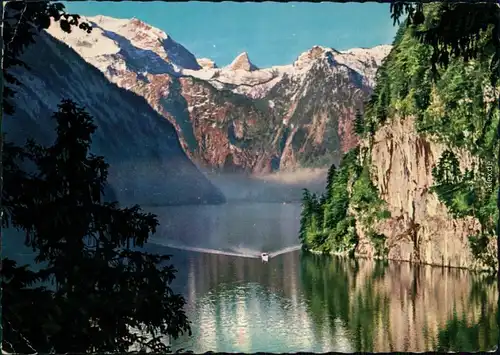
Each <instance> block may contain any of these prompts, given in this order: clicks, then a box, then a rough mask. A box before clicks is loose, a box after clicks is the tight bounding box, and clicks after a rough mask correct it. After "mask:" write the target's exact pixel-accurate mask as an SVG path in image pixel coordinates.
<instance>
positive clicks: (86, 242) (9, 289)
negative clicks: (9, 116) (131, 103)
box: [1, 100, 190, 353]
mask: <svg viewBox="0 0 500 355" xmlns="http://www.w3.org/2000/svg"><path fill="white" fill-rule="evenodd" d="M54 119H55V120H56V121H57V139H56V141H55V143H54V144H53V145H52V146H50V147H43V146H41V145H38V144H36V143H35V142H33V141H29V142H28V143H27V145H26V147H25V148H21V147H16V146H14V145H13V144H6V145H5V149H4V152H3V160H4V162H5V163H6V164H5V165H4V168H5V169H4V188H3V191H2V211H3V220H2V228H8V227H11V228H16V229H18V230H20V231H24V234H25V245H26V247H28V248H30V249H31V250H33V251H34V252H35V255H36V258H35V261H36V263H37V264H38V269H39V270H38V271H34V269H31V268H29V267H27V266H18V265H17V264H16V263H15V262H14V261H13V260H10V259H9V258H7V257H4V258H3V260H2V271H1V272H2V274H1V275H2V290H3V299H2V310H3V313H2V327H3V345H4V349H5V350H7V351H9V352H18V353H27V352H33V351H36V352H46V353H49V352H58V353H66V352H75V353H76V352H79V353H80V352H117V351H119V352H125V351H128V350H129V349H130V347H131V346H133V345H135V346H141V347H143V348H149V349H151V350H154V351H168V349H169V348H168V344H166V343H165V341H164V339H162V337H164V336H168V335H171V336H173V337H174V338H175V337H177V336H178V335H179V334H181V333H183V332H189V331H190V330H189V324H188V321H187V319H186V316H185V314H184V311H183V306H184V304H185V301H184V299H183V298H182V297H181V296H180V295H176V294H174V293H173V292H172V290H171V289H170V287H169V284H170V282H171V281H172V280H173V278H174V272H175V270H174V269H173V267H172V266H170V265H167V264H166V262H167V261H168V260H169V257H168V256H166V255H156V254H151V253H148V252H145V251H142V250H141V247H143V246H144V245H145V243H146V242H147V240H148V238H149V236H150V235H151V234H152V233H154V232H155V230H156V227H157V225H158V221H157V219H156V217H155V216H154V215H152V214H149V213H144V212H142V211H141V209H140V208H139V206H133V207H131V208H119V207H118V206H117V204H116V203H105V202H103V201H102V196H103V191H104V187H105V184H106V180H107V174H108V165H107V164H106V162H105V161H104V159H103V157H99V156H94V155H92V154H90V153H89V149H90V145H91V141H92V140H91V137H92V134H93V133H94V131H95V129H96V126H95V125H94V124H93V123H92V118H91V116H90V115H89V114H88V113H86V111H85V110H84V109H83V108H81V107H79V106H77V105H76V104H75V103H74V102H72V101H69V100H63V101H62V103H61V104H60V105H59V111H58V112H56V113H55V114H54ZM20 160H24V161H25V162H30V163H31V164H32V165H33V166H34V167H36V169H35V170H34V171H33V172H25V171H23V169H21V168H20V165H19V164H20ZM36 285H37V286H36ZM134 330H135V331H134Z"/></svg>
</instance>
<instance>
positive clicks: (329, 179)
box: [326, 164, 337, 202]
mask: <svg viewBox="0 0 500 355" xmlns="http://www.w3.org/2000/svg"><path fill="white" fill-rule="evenodd" d="M336 174H337V167H336V166H335V164H332V165H331V166H330V168H329V169H328V173H327V175H326V202H330V200H331V198H332V188H333V182H334V180H335V175H336Z"/></svg>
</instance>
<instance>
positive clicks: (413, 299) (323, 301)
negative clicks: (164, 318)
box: [162, 248, 498, 353]
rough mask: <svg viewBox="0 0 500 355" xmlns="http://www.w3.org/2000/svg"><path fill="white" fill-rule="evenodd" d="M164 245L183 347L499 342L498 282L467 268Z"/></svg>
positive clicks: (316, 348) (393, 347) (294, 348)
mask: <svg viewBox="0 0 500 355" xmlns="http://www.w3.org/2000/svg"><path fill="white" fill-rule="evenodd" d="M162 249H163V248H162ZM165 251H167V252H168V253H169V254H172V255H173V256H174V257H173V260H172V261H173V263H174V265H175V266H176V268H177V269H178V270H179V273H178V278H177V279H176V280H175V282H174V285H173V286H174V289H175V290H176V291H178V292H182V293H183V294H184V295H185V297H186V300H187V303H188V304H187V307H186V311H187V314H188V317H189V319H190V321H191V322H192V328H193V336H192V337H187V336H186V337H181V338H180V339H177V340H175V341H174V343H173V345H174V350H175V349H177V348H184V349H188V350H192V351H194V352H195V353H200V352H206V351H216V352H260V351H262V352H298V351H309V352H327V351H339V352H353V351H375V352H382V351H426V350H429V351H432V350H436V349H438V348H439V349H442V350H448V349H451V350H463V351H464V350H469V351H476V350H491V349H492V348H493V347H494V346H495V345H496V342H497V337H498V328H497V325H496V320H495V314H496V310H497V307H496V289H495V286H494V284H492V283H486V282H485V280H484V277H481V276H480V275H475V274H473V273H470V272H468V271H465V270H457V269H451V270H450V269H444V268H435V267H430V266H420V267H416V266H411V265H410V264H409V263H392V262H390V263H385V264H384V263H383V262H375V261H370V260H363V259H361V260H357V261H355V260H345V259H341V258H337V257H329V256H318V255H311V254H307V253H302V252H300V251H295V252H291V253H287V254H283V255H280V256H278V257H275V258H272V259H271V260H270V261H269V263H267V264H266V263H262V262H261V260H259V259H251V258H240V257H234V256H228V255H216V254H204V253H194V252H186V251H182V250H174V249H166V250H165Z"/></svg>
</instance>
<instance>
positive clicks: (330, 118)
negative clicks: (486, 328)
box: [48, 16, 391, 173]
mask: <svg viewBox="0 0 500 355" xmlns="http://www.w3.org/2000/svg"><path fill="white" fill-rule="evenodd" d="M83 19H84V20H87V21H89V22H91V23H92V24H93V26H94V29H93V31H92V33H91V34H83V33H79V32H78V31H74V32H73V33H71V34H66V33H63V32H62V31H60V29H59V28H58V27H57V26H51V28H49V30H48V32H49V33H50V34H51V35H53V36H55V37H56V38H58V39H60V40H62V41H64V42H65V43H67V44H68V45H69V46H71V47H72V48H73V49H74V50H75V51H76V52H78V53H79V54H80V55H81V56H82V58H83V59H84V60H85V61H87V62H88V63H90V64H92V65H93V66H95V67H96V68H98V69H99V70H100V71H101V72H103V73H104V75H105V76H106V77H107V78H108V79H109V80H110V81H112V82H114V83H116V84H117V85H118V86H120V87H123V88H125V89H128V90H131V91H133V92H134V93H136V94H138V95H140V96H142V97H144V98H145V99H146V100H147V101H148V102H149V104H150V105H151V107H153V108H154V109H155V110H156V111H157V112H158V113H160V114H161V115H162V116H163V117H165V118H166V119H168V120H169V121H170V122H171V123H172V124H173V125H174V126H175V128H176V130H177V132H178V134H179V136H180V139H181V144H182V146H183V148H184V150H185V151H186V153H187V154H188V155H189V156H190V158H191V159H192V160H193V161H194V162H196V163H197V164H198V165H200V166H203V167H205V168H208V169H213V170H218V171H246V172H252V173H266V172H271V171H275V170H291V169H295V168H298V167H305V166H307V167H309V166H325V165H328V164H331V163H332V162H337V161H338V159H339V157H340V156H341V154H342V153H343V152H345V151H346V150H349V149H350V148H352V147H353V146H354V145H355V144H356V142H357V139H356V137H355V135H354V134H353V132H352V122H353V118H354V114H355V110H356V109H362V103H363V101H364V100H366V99H367V98H368V96H369V94H370V93H371V90H372V87H373V82H374V77H375V72H376V70H377V68H378V66H379V65H380V64H381V62H382V60H383V58H384V57H385V56H386V55H387V53H388V52H389V50H390V48H391V47H390V46H387V45H383V46H378V47H374V48H371V49H360V48H356V49H351V50H348V51H337V50H335V49H332V48H326V47H320V46H315V47H313V48H311V49H310V50H309V51H306V52H304V53H302V54H300V55H299V56H298V58H297V60H296V61H295V62H294V63H292V64H289V65H283V66H275V67H271V68H258V67H257V66H255V65H254V64H253V63H252V62H251V60H250V58H249V54H248V53H241V54H239V55H238V56H237V57H236V58H235V60H234V61H233V62H232V63H231V64H230V65H228V66H225V67H222V68H218V67H217V65H216V64H215V63H214V62H213V61H211V60H210V59H208V58H202V59H197V58H195V56H194V55H193V54H192V53H191V52H189V50H187V49H186V48H184V47H183V46H182V45H181V44H179V43H177V42H175V41H174V40H173V39H172V38H171V37H170V36H169V35H167V34H165V33H164V32H163V31H161V30H159V29H156V28H154V27H151V26H150V25H148V24H145V23H144V22H142V21H140V20H138V19H135V18H134V19H130V20H122V19H114V18H111V17H106V16H95V17H88V18H83Z"/></svg>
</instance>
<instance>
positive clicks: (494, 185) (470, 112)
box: [303, 3, 500, 268]
mask: <svg viewBox="0 0 500 355" xmlns="http://www.w3.org/2000/svg"><path fill="white" fill-rule="evenodd" d="M491 6H493V8H490V7H491ZM406 7H407V8H406V10H407V11H408V12H409V18H408V20H406V21H405V22H404V23H403V24H402V25H401V27H400V29H399V30H398V32H397V34H396V37H395V39H394V43H393V45H394V47H393V49H392V50H391V52H390V54H389V55H388V57H387V58H386V59H385V60H384V62H383V64H382V66H381V67H380V68H379V70H378V71H377V77H376V79H377V80H376V87H375V89H374V93H373V95H372V96H371V98H370V100H369V102H368V103H367V105H366V107H365V113H364V115H363V116H361V115H357V117H356V121H355V129H356V132H357V133H358V134H360V135H361V136H362V137H363V138H366V139H368V141H371V138H373V136H374V134H375V132H376V130H377V128H378V127H379V126H381V125H383V124H384V123H385V122H387V121H388V120H390V119H396V118H398V119H404V118H405V117H408V116H413V117H415V119H416V129H417V131H418V132H419V134H421V135H422V136H424V137H425V138H426V139H428V140H434V141H436V142H440V143H443V144H445V145H446V146H447V147H448V150H446V151H445V152H444V153H443V156H442V157H441V158H440V159H439V161H438V163H437V164H436V166H435V167H434V169H433V172H432V173H433V177H434V182H435V184H434V186H433V187H432V191H434V192H435V193H436V194H437V195H438V197H439V199H440V200H441V201H442V202H443V203H444V204H445V205H446V206H447V207H448V209H449V211H450V212H451V214H452V215H453V216H454V217H456V218H460V217H466V216H471V217H475V218H477V219H478V220H479V221H480V223H481V230H480V231H477V233H476V234H475V235H471V236H470V246H471V250H472V252H473V254H474V255H475V256H476V257H477V258H478V260H480V261H481V262H483V263H484V264H486V265H488V266H489V267H491V268H495V267H496V264H497V261H496V257H495V255H494V253H493V251H492V250H491V248H489V245H491V243H490V241H491V240H492V239H493V238H494V237H495V224H496V221H497V220H498V217H499V216H498V209H497V208H496V206H495V203H496V198H495V191H496V190H497V189H498V179H497V176H498V167H497V166H496V165H495V160H498V159H499V156H498V149H499V140H498V133H497V127H498V126H499V122H500V119H499V110H498V104H497V101H496V96H497V86H496V85H497V84H496V83H497V81H496V75H495V71H496V69H498V51H497V44H498V38H497V34H496V32H495V22H494V21H492V20H491V19H493V18H494V17H492V16H493V15H490V14H488V13H487V12H488V11H490V12H492V13H497V12H498V11H499V10H498V7H496V5H494V4H493V5H489V4H484V5H477V4H456V5H451V4H446V3H440V4H428V5H425V6H423V7H422V6H421V4H416V5H408V4H407V5H406ZM403 10H404V4H403V3H401V5H398V6H393V12H394V15H395V17H396V18H397V17H398V16H400V15H401V13H402V12H404V11H403ZM453 16H459V18H457V19H456V18H455V17H453ZM467 19H468V20H467ZM464 21H465V22H464ZM460 24H461V25H460ZM447 25H449V26H448V27H446V26H447ZM450 26H451V27H450ZM457 26H462V27H457ZM471 26H472V27H471ZM451 28H452V29H453V30H451ZM447 31H452V33H449V32H447ZM453 31H455V32H453ZM467 31H469V32H467ZM459 154H469V155H471V156H472V157H473V159H474V160H475V163H474V164H473V165H472V166H467V167H460V164H459V160H458V158H457V155H459ZM361 171H366V179H367V180H369V179H370V176H369V170H368V168H364V169H361ZM360 176H362V175H357V176H356V178H358V177H360ZM354 185H355V186H356V185H363V183H362V182H357V183H355V184H354ZM364 186H365V188H366V186H369V185H366V184H365V185H364ZM353 192H355V189H353ZM349 196H350V197H349V200H350V203H349V205H351V204H354V203H355V201H356V200H355V197H354V195H353V193H351V194H349ZM305 197H307V196H305ZM304 202H305V205H307V199H304ZM341 205H342V206H343V205H345V202H341ZM364 208H367V207H366V206H364ZM304 210H307V209H306V208H305V209H304ZM364 211H366V210H364ZM347 215H348V214H347ZM358 219H359V218H358ZM304 221H306V220H304ZM375 239H376V238H375ZM303 240H305V241H306V242H305V243H304V245H305V246H306V247H309V245H312V246H314V248H316V249H322V248H324V247H323V246H322V244H321V243H320V244H319V245H316V244H310V242H309V244H308V241H309V240H310V239H307V238H306V239H304V238H303ZM318 240H321V238H320V239H318Z"/></svg>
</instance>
